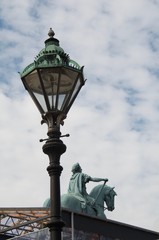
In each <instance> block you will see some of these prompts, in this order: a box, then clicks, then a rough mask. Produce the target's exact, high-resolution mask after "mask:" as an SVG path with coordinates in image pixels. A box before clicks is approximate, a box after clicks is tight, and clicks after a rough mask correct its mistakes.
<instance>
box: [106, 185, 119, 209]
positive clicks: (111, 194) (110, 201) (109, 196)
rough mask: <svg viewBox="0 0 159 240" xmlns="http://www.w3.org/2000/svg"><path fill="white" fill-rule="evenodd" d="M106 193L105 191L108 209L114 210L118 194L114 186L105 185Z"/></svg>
mask: <svg viewBox="0 0 159 240" xmlns="http://www.w3.org/2000/svg"><path fill="white" fill-rule="evenodd" d="M104 190H105V193H104V201H105V203H106V205H107V209H108V211H113V210H114V208H115V206H114V203H115V196H117V194H116V192H115V191H114V187H108V186H105V187H104Z"/></svg>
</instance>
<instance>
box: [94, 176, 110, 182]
mask: <svg viewBox="0 0 159 240" xmlns="http://www.w3.org/2000/svg"><path fill="white" fill-rule="evenodd" d="M90 181H92V182H101V181H104V182H108V178H92V177H91V178H90Z"/></svg>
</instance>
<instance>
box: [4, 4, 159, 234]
mask: <svg viewBox="0 0 159 240" xmlns="http://www.w3.org/2000/svg"><path fill="white" fill-rule="evenodd" d="M0 8H1V9H0V11H1V17H0V20H1V23H0V38H1V60H0V62H1V65H0V66H1V67H0V74H1V79H0V88H1V90H0V103H1V104H0V105H1V114H0V132H1V139H0V150H1V168H0V189H1V199H0V206H1V207H4V206H7V207H8V206H9V207H13V206H41V205H42V204H43V202H44V200H45V199H46V198H47V197H48V195H49V177H48V174H47V172H46V167H47V165H48V158H47V156H45V155H44V154H43V152H42V150H41V147H42V144H41V143H39V142H38V140H39V139H40V138H45V137H46V132H47V127H46V126H40V120H41V119H40V114H39V113H38V111H37V109H36V107H35V106H34V105H33V103H32V101H31V99H30V98H29V96H28V95H27V93H26V92H25V91H24V88H23V86H22V83H21V81H20V77H19V75H18V71H21V70H23V68H24V67H26V66H27V65H28V64H29V63H31V62H33V61H34V57H35V56H36V55H37V53H38V52H39V51H40V50H41V49H42V48H43V47H44V43H43V42H44V41H45V39H46V38H47V35H46V34H47V31H48V30H49V28H50V27H52V28H53V29H54V31H55V33H56V35H55V37H57V38H58V39H59V40H60V44H61V47H62V48H64V49H65V51H66V52H67V53H69V55H70V57H71V58H72V59H74V60H75V61H77V62H78V63H79V64H80V65H85V77H86V78H87V79H88V80H87V82H86V85H85V86H84V87H83V89H82V90H81V93H80V94H79V96H78V98H77V99H76V101H75V103H74V106H73V107H72V109H71V110H70V112H69V114H68V117H67V119H66V121H65V125H64V127H62V128H61V131H62V133H63V134H65V133H70V134H71V136H70V138H65V139H63V140H64V142H65V143H66V145H67V152H66V153H65V154H64V155H63V156H62V157H61V164H62V166H63V167H64V170H63V173H62V176H61V189H62V192H63V193H64V192H66V191H67V186H68V181H69V177H70V175H71V166H72V164H73V163H74V162H77V161H79V162H80V163H81V165H82V168H83V171H84V172H86V173H88V174H90V175H92V176H96V177H98V176H99V177H108V178H109V185H112V186H115V187H116V192H117V193H118V197H117V198H116V209H115V211H114V212H112V213H109V212H108V213H106V214H107V216H108V218H111V219H114V220H118V221H120V222H125V223H130V224H133V225H138V226H141V227H145V228H148V229H152V230H156V231H159V229H158V224H159V217H158V216H159V212H158V209H157V204H158V198H159V193H158V185H159V177H158V173H157V169H158V167H159V166H158V165H159V164H158V158H159V150H158V143H159V137H158V132H159V127H158V126H159V124H158V122H159V106H158V102H159V94H158V92H159V81H158V76H159V74H158V67H159V65H158V55H159V47H158V46H159V31H158V22H159V15H158V11H159V4H158V3H157V1H148V0H138V1H130V0H128V1H123V0H113V1H100V3H99V2H97V1H83V0H82V1H80V3H78V4H77V2H75V1H71V0H69V1H67V2H66V1H62V0H60V1H49V0H48V1H47V0H46V1H36V0H34V1H30V0H26V1H20V0H16V1H12V2H11V1H9V0H2V1H1V7H0ZM92 186H93V184H92V183H89V184H88V190H90V189H91V187H92Z"/></svg>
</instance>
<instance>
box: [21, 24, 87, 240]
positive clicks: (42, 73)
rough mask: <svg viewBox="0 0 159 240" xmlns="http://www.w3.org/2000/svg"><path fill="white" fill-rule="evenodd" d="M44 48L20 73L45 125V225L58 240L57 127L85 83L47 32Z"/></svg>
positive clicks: (62, 148)
mask: <svg viewBox="0 0 159 240" xmlns="http://www.w3.org/2000/svg"><path fill="white" fill-rule="evenodd" d="M48 35H49V39H47V40H46V41H45V48H44V49H42V50H41V51H40V52H39V54H38V55H37V56H36V58H35V61H34V62H33V63H31V64H30V65H28V66H27V67H26V68H25V69H24V70H23V71H22V72H21V74H20V75H21V79H22V82H23V84H24V87H25V88H26V90H27V91H28V92H29V94H30V96H31V97H32V99H33V101H34V103H35V104H36V106H37V108H38V109H39V111H40V113H41V116H42V123H47V125H48V133H47V135H48V139H46V143H45V144H44V146H43V152H44V153H45V154H47V155H48V156H49V166H48V167H47V171H48V173H49V176H50V199H51V207H50V215H51V220H50V222H49V224H48V227H49V229H50V236H51V240H57V239H58V240H60V239H61V231H62V227H63V225H64V223H63V221H62V219H61V203H60V175H61V172H62V169H63V168H62V166H60V156H61V155H62V154H63V153H64V152H65V151H66V146H65V145H64V143H63V142H62V141H61V140H60V137H62V136H61V132H60V125H63V121H64V119H65V118H66V116H67V113H68V111H69V109H70V108H71V106H72V104H73V102H74V100H75V98H76V97H77V95H78V93H79V91H80V89H81V87H82V86H83V85H84V83H85V80H84V76H83V67H80V66H79V65H78V64H77V63H76V62H75V61H73V60H70V58H69V55H68V54H66V53H65V52H64V50H63V49H62V48H61V47H60V46H59V41H58V40H57V39H56V38H54V32H53V30H52V29H51V28H50V31H49V33H48Z"/></svg>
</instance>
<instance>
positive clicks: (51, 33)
mask: <svg viewBox="0 0 159 240" xmlns="http://www.w3.org/2000/svg"><path fill="white" fill-rule="evenodd" d="M54 35H55V33H54V31H53V30H52V28H50V30H49V32H48V36H49V37H50V38H53V37H54Z"/></svg>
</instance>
